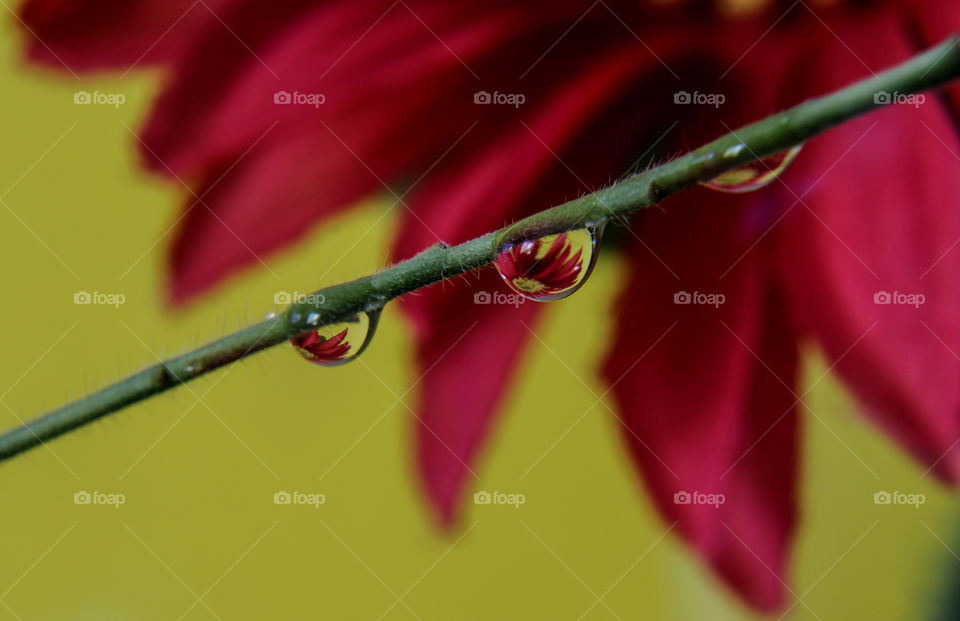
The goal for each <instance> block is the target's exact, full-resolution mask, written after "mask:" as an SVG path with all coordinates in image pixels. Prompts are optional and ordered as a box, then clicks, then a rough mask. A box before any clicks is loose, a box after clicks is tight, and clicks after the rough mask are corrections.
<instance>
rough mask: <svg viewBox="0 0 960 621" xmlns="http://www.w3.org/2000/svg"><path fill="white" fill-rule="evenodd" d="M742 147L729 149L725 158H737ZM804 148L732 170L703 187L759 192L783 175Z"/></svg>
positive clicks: (776, 154)
mask: <svg viewBox="0 0 960 621" xmlns="http://www.w3.org/2000/svg"><path fill="white" fill-rule="evenodd" d="M741 146H742V145H736V146H735V147H731V148H730V149H727V150H726V152H725V153H724V156H725V157H735V156H736V155H737V154H739V153H740V151H741V150H742V149H737V148H736V147H741ZM802 147H803V145H797V146H795V147H793V148H792V149H788V150H787V151H781V152H780V153H774V154H773V155H771V156H769V157H765V158H763V159H762V160H757V161H755V162H750V163H748V164H744V165H743V166H738V167H737V168H731V169H730V170H728V171H727V172H725V173H723V174H722V175H719V176H717V177H715V178H713V179H711V180H710V181H707V182H704V183H702V184H701V185H703V186H705V187H708V188H710V189H712V190H718V191H720V192H734V193H741V192H753V191H754V190H759V189H760V188H762V187H765V186H768V185H770V184H771V183H772V182H773V180H774V179H776V178H777V177H779V176H780V175H781V174H783V171H784V170H786V169H787V166H789V165H790V162H792V161H793V160H794V158H796V157H797V154H798V153H800V149H801V148H802Z"/></svg>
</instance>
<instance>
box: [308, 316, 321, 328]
mask: <svg viewBox="0 0 960 621" xmlns="http://www.w3.org/2000/svg"><path fill="white" fill-rule="evenodd" d="M318 321H320V313H310V314H309V315H307V323H308V324H310V325H311V326H315V325H317V322H318Z"/></svg>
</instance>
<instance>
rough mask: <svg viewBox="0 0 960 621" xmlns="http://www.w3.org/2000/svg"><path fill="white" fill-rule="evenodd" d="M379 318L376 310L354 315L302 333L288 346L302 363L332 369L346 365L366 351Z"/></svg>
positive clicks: (291, 340) (378, 312)
mask: <svg viewBox="0 0 960 621" xmlns="http://www.w3.org/2000/svg"><path fill="white" fill-rule="evenodd" d="M311 314H312V313H311ZM379 319H380V311H373V312H369V313H358V314H356V315H354V316H353V317H351V318H350V319H348V320H347V321H342V322H340V323H332V324H330V325H327V326H321V327H319V328H316V329H313V330H309V331H307V332H304V333H303V334H300V335H298V336H295V337H293V338H292V339H290V343H291V344H292V345H293V347H294V348H295V349H296V350H297V353H299V354H300V355H301V356H303V357H304V358H305V359H306V360H309V361H310V362H312V363H314V364H319V365H323V366H328V367H335V366H338V365H341V364H344V363H347V362H350V361H351V360H353V359H354V358H356V357H357V356H359V355H360V353H361V352H362V351H363V350H364V349H366V348H367V345H369V344H370V341H371V339H372V338H373V333H374V331H375V330H376V327H377V321H378V320H379ZM308 321H309V318H308Z"/></svg>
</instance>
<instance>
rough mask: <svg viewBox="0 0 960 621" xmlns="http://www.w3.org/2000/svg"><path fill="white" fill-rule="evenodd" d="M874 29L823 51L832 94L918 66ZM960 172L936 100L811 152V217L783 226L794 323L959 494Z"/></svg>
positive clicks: (901, 44)
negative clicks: (907, 63) (870, 73)
mask: <svg viewBox="0 0 960 621" xmlns="http://www.w3.org/2000/svg"><path fill="white" fill-rule="evenodd" d="M875 22H876V23H875V24H873V25H872V27H865V26H864V24H861V23H858V24H856V25H855V26H851V28H850V29H848V30H846V31H842V32H841V36H843V37H844V42H843V43H842V44H841V43H839V42H836V41H834V42H832V43H829V42H828V43H825V45H824V46H823V47H822V48H821V52H822V53H823V54H825V55H827V57H828V58H830V59H831V63H830V66H831V67H832V70H831V71H830V72H825V73H821V74H820V78H821V82H820V85H819V87H820V90H823V91H826V90H829V89H833V88H836V87H839V86H842V85H843V84H845V83H847V82H848V81H849V80H851V79H852V78H854V77H855V76H857V75H859V74H861V73H862V71H863V65H862V63H863V62H867V63H868V64H869V65H870V66H871V68H873V69H875V70H879V69H881V68H882V67H883V66H885V65H887V64H890V63H893V62H894V61H897V60H902V59H903V58H906V57H907V56H909V54H910V53H911V50H910V48H909V47H908V46H907V44H906V42H905V38H904V36H903V35H902V32H901V30H900V28H901V26H900V24H899V23H898V22H895V21H893V20H875ZM877 40H883V41H884V44H883V45H877V44H876V42H877ZM847 46H849V48H850V49H848V48H847ZM958 160H960V142H958V140H957V133H956V130H955V127H954V125H953V122H952V119H951V117H950V116H949V115H948V114H947V113H946V111H945V109H944V107H943V106H942V105H941V103H940V100H939V99H938V98H936V97H934V96H929V97H927V98H926V101H925V102H924V103H920V104H919V105H917V106H910V105H900V106H895V107H892V108H889V109H885V110H882V111H880V112H878V113H877V114H874V115H871V116H869V117H865V118H863V119H860V120H856V121H853V122H850V123H847V124H845V125H843V126H841V127H839V128H837V129H835V130H832V131H831V132H830V133H828V134H826V135H824V136H823V137H820V138H818V139H817V140H813V141H811V142H810V143H809V144H808V145H807V146H806V148H805V149H804V151H803V152H802V153H801V154H800V156H799V157H798V159H797V161H796V162H795V163H794V165H793V171H792V172H793V174H794V176H793V177H791V179H796V180H798V181H797V182H792V183H791V185H792V187H794V188H795V189H796V194H797V196H799V197H802V199H803V204H799V205H797V206H796V207H795V208H794V209H792V211H791V213H790V214H789V216H788V217H787V218H786V219H785V220H784V221H783V223H782V225H781V226H782V227H783V232H784V235H783V242H784V243H783V245H782V248H781V250H782V253H781V263H782V269H783V275H784V278H785V280H786V283H787V285H788V286H789V293H790V296H789V297H790V307H791V309H792V311H793V313H794V315H795V317H796V320H797V321H798V322H799V324H800V325H801V326H802V328H803V329H804V330H805V331H807V332H809V333H811V334H813V335H815V336H816V337H817V338H818V339H819V341H820V343H821V344H822V346H823V348H824V351H825V353H826V355H827V357H828V358H829V360H830V361H831V363H834V364H835V365H836V367H835V368H836V370H837V371H838V372H839V374H840V375H841V376H842V377H843V378H844V379H845V380H846V381H847V382H848V383H849V385H850V386H851V387H852V388H853V389H854V391H855V392H856V394H857V395H858V396H859V397H860V399H861V400H862V401H863V403H864V404H865V405H866V407H867V410H868V413H869V414H870V415H871V416H872V417H873V418H874V419H875V420H876V421H877V422H879V423H880V425H882V426H883V427H884V428H885V429H887V430H888V431H889V432H891V434H892V436H893V437H894V438H896V439H897V440H898V441H899V442H901V443H902V444H904V445H905V446H906V447H907V448H908V449H909V450H910V451H911V452H912V453H913V454H914V455H916V456H917V457H918V458H919V459H920V460H921V461H922V462H923V463H924V464H926V465H927V466H933V467H934V470H935V471H936V472H937V473H938V474H940V475H941V476H943V477H946V478H948V479H951V480H954V481H956V480H960V451H957V450H955V447H954V443H955V442H956V441H957V439H958V438H960V410H958V408H960V362H958V358H957V356H958V355H960V315H958V313H957V308H958V307H960V289H958V288H957V286H956V274H957V273H960V249H958V248H957V247H956V245H957V243H958V241H960V211H958V210H957V209H956V202H957V197H958V196H960V174H958V173H960V161H958ZM787 199H788V201H789V202H790V203H793V202H795V200H794V199H795V197H794V196H792V195H791V196H788V197H787ZM915 294H919V295H922V296H924V301H923V303H922V304H919V305H907V304H904V303H899V304H898V303H896V302H897V301H898V300H896V299H895V300H893V302H894V303H882V302H886V301H888V300H889V298H891V297H895V296H898V295H907V296H909V295H915ZM875 296H879V297H877V298H876V299H875ZM907 299H908V298H903V301H906V300H907ZM877 302H881V303H879V304H878V303H877ZM934 464H935V465H934Z"/></svg>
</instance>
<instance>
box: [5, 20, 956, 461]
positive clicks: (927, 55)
mask: <svg viewBox="0 0 960 621" xmlns="http://www.w3.org/2000/svg"><path fill="white" fill-rule="evenodd" d="M957 77H960V39H958V38H956V37H954V38H951V39H949V40H947V41H945V42H944V43H942V44H941V45H939V46H937V47H935V48H933V49H930V50H928V51H926V52H924V53H922V54H920V55H918V56H916V57H914V58H912V59H911V60H908V61H907V62H905V63H903V64H901V65H898V66H896V67H894V68H892V69H889V70H887V71H885V72H883V73H881V74H879V75H877V76H875V77H873V78H870V79H867V80H864V81H861V82H858V83H856V84H853V85H851V86H848V87H847V88H844V89H842V90H839V91H837V92H834V93H832V94H830V95H826V96H823V97H819V98H816V99H811V100H809V101H807V102H805V103H802V104H800V105H798V106H796V107H793V108H790V109H789V110H786V111H784V112H781V113H779V114H775V115H773V116H770V117H768V118H766V119H763V120H761V121H758V122H756V123H752V124H750V125H747V126H746V127H743V128H740V129H738V130H736V131H735V132H731V133H730V134H727V135H725V136H723V137H721V138H719V139H717V140H714V141H713V142H710V143H709V144H706V145H704V146H702V147H700V148H699V149H696V150H695V151H691V152H690V153H687V154H686V155H683V156H681V157H679V158H677V159H675V160H672V161H670V162H667V163H665V164H663V165H661V166H657V167H655V168H652V169H650V170H647V171H646V172H643V173H640V174H637V175H634V176H631V177H629V178H627V179H625V180H623V181H621V182H619V183H616V184H614V185H611V186H610V187H607V188H604V189H602V190H599V191H597V192H593V193H591V194H587V195H586V196H583V197H581V198H578V199H576V200H573V201H569V202H567V203H563V204H561V205H558V206H556V207H553V208H551V209H547V210H545V211H541V212H539V213H536V214H534V215H532V216H530V217H528V218H524V219H523V220H520V221H519V222H516V223H514V224H512V225H510V226H507V227H505V228H503V229H501V230H499V231H495V232H492V233H487V234H486V235H483V236H481V237H478V238H476V239H472V240H470V241H467V242H464V243H462V244H459V245H456V246H452V247H451V246H448V245H446V244H443V243H440V244H437V245H435V246H432V247H430V248H427V249H426V250H424V251H423V252H421V253H420V254H418V255H416V256H414V257H413V258H411V259H409V260H406V261H403V262H400V263H397V264H395V265H393V266H391V267H389V268H387V269H385V270H383V271H381V272H378V273H376V274H372V275H370V276H367V277H364V278H360V279H358V280H354V281H351V282H347V283H342V284H339V285H334V286H332V287H328V288H326V289H322V290H321V291H319V292H317V293H318V294H322V295H313V296H307V297H306V298H305V299H304V300H301V301H298V302H297V303H294V304H293V305H291V306H290V307H289V308H288V309H287V310H286V311H285V312H283V313H282V314H280V315H277V316H276V317H273V318H270V319H267V320H265V321H261V322H259V323H257V324H255V325H252V326H250V327H248V328H244V329H242V330H240V331H238V332H234V333H233V334H230V335H228V336H225V337H223V338H221V339H219V340H216V341H213V342H212V343H209V344H207V345H204V346H202V347H200V348H198V349H196V350H193V351H191V352H189V353H186V354H183V355H181V356H178V357H176V358H172V359H170V360H167V361H162V362H159V363H158V364H155V365H153V366H151V367H148V368H147V369H144V370H143V371H140V372H139V373H136V374H134V375H132V376H130V377H128V378H126V379H124V380H121V381H119V382H117V383H115V384H112V385H110V386H108V387H106V388H103V389H102V390H100V391H97V392H95V393H93V394H91V395H88V396H86V397H83V398H82V399H79V400H77V401H75V402H73V403H70V404H68V405H65V406H63V407H61V408H59V409H57V410H54V411H52V412H49V413H48V414H45V415H43V416H40V417H39V418H37V419H35V420H32V421H30V422H29V423H23V424H22V425H21V426H19V427H15V428H14V429H11V430H10V431H7V432H6V433H4V434H2V435H0V461H2V460H4V459H9V458H10V457H13V456H15V455H18V454H20V453H23V452H24V451H26V450H28V449H30V448H32V447H35V446H37V445H40V444H43V443H45V442H47V441H49V440H52V439H53V438H56V437H58V436H61V435H63V434H65V433H67V432H69V431H71V430H73V429H76V428H78V427H81V426H83V425H86V424H89V423H91V422H93V421H95V420H97V419H99V418H102V417H104V416H106V415H108V414H110V413H112V412H116V411H117V410H120V409H122V408H125V407H127V406H128V405H131V404H133V403H137V402H139V401H143V400H145V399H147V398H149V397H151V396H153V395H156V394H158V393H161V392H164V391H166V390H169V389H170V388H173V387H175V386H178V385H179V384H183V383H185V382H188V381H190V380H192V379H194V378H196V377H199V376H200V375H203V374H204V373H208V372H210V371H213V370H214V369H218V368H220V367H222V366H225V365H227V364H230V363H232V362H235V361H237V360H240V359H241V358H244V357H246V356H249V355H251V354H253V353H255V352H257V351H260V350H262V349H265V348H267V347H271V346H273V345H277V344H278V343H282V342H284V341H286V340H288V339H289V338H291V337H293V336H296V335H298V334H302V333H303V332H306V331H307V330H310V329H313V328H316V327H319V326H323V325H328V324H331V323H335V322H338V321H343V320H345V319H347V318H348V317H350V316H353V315H356V314H357V313H358V312H364V311H374V310H379V309H380V308H382V307H383V306H384V305H385V304H386V303H387V302H389V301H390V300H392V299H394V298H396V297H398V296H401V295H404V294H406V293H410V292H412V291H416V290H417V289H420V288H423V287H426V286H428V285H431V284H434V283H436V282H439V281H441V280H446V279H448V278H452V277H454V276H457V275H460V274H463V273H465V272H468V271H471V270H474V269H477V268H480V267H483V266H485V265H488V264H490V263H492V262H493V261H494V259H495V258H496V257H497V255H498V254H499V253H500V250H501V248H502V247H503V245H504V244H505V243H515V242H519V241H522V240H527V239H536V238H539V237H542V236H544V235H549V234H554V233H561V232H563V231H569V230H573V229H578V228H582V227H584V226H595V225H598V224H601V223H604V222H606V221H608V220H610V219H613V218H616V217H620V216H624V215H626V214H629V213H631V212H634V211H637V210H639V209H644V208H646V207H650V206H652V205H655V204H657V203H658V202H660V201H661V200H663V199H664V198H665V197H667V196H670V195H671V194H675V193H676V192H679V191H681V190H684V189H686V188H688V187H690V186H692V185H695V184H697V183H699V182H702V181H708V180H710V179H713V178H715V177H716V176H718V175H720V174H721V173H723V172H726V171H728V170H730V169H733V168H736V167H739V166H742V165H744V164H747V163H750V162H752V161H756V160H759V159H762V158H764V157H767V156H769V155H772V154H774V153H778V152H780V151H784V150H786V149H789V148H791V147H793V146H796V145H799V144H801V143H803V142H804V141H806V140H808V139H810V138H812V137H814V136H816V135H817V134H820V133H822V132H824V131H826V130H827V129H829V128H831V127H833V126H835V125H838V124H840V123H843V122H844V121H846V120H849V119H851V118H853V117H856V116H860V115H862V114H865V113H867V112H870V111H871V110H873V109H874V108H877V107H880V106H882V105H884V104H885V103H886V101H887V100H888V99H889V97H887V98H884V97H883V94H889V93H896V94H897V95H906V94H911V93H917V92H919V91H923V90H927V89H930V88H935V87H937V86H940V85H942V84H944V83H945V82H948V81H950V80H953V79H955V78H957ZM311 314H316V315H317V317H318V320H317V321H316V322H311V323H307V317H308V316H309V315H311Z"/></svg>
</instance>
